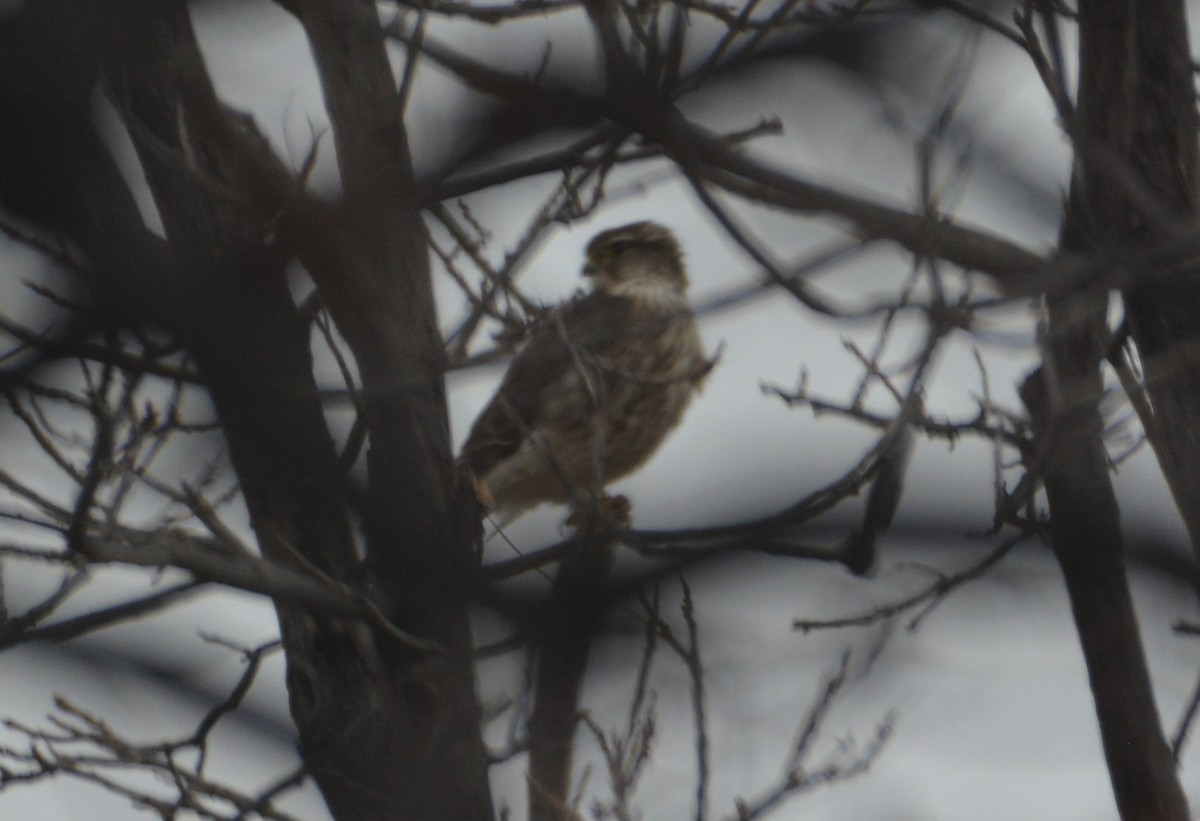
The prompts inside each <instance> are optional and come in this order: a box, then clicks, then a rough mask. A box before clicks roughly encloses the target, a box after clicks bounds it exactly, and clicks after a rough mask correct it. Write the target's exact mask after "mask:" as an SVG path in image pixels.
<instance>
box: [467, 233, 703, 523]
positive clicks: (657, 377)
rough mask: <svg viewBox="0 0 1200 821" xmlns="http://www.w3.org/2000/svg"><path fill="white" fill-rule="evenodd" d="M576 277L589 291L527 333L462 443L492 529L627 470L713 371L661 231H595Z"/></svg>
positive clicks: (668, 237) (646, 454) (677, 263)
mask: <svg viewBox="0 0 1200 821" xmlns="http://www.w3.org/2000/svg"><path fill="white" fill-rule="evenodd" d="M583 274H584V276H585V277H588V278H590V279H591V282H592V288H591V290H590V292H588V293H587V294H586V295H582V296H577V297H576V298H574V299H573V300H571V301H569V302H567V303H564V304H563V305H560V306H558V307H557V308H555V309H554V310H553V311H551V312H550V313H549V315H548V317H547V320H546V322H545V323H543V324H542V325H540V326H539V327H538V329H537V330H535V331H534V333H533V335H532V336H531V338H530V339H529V342H528V344H526V345H525V347H524V348H523V349H522V350H521V351H520V353H518V354H517V356H516V358H515V359H513V361H512V363H511V364H510V365H509V367H508V372H507V373H505V375H504V381H503V382H501V384H500V389H499V390H498V391H497V392H496V396H495V397H493V399H492V401H491V402H490V403H488V406H487V407H486V408H485V409H484V411H483V413H481V414H480V415H479V418H478V419H477V420H475V425H474V426H473V427H472V428H471V433H470V436H468V437H467V441H466V444H464V445H463V450H462V456H461V460H462V462H463V463H464V464H465V465H466V466H467V467H468V468H469V469H470V471H471V473H472V476H473V481H474V484H475V488H476V492H477V495H478V496H479V499H480V501H481V502H482V503H483V504H484V505H485V506H487V507H489V508H492V515H493V518H494V519H495V521H497V523H498V524H500V525H503V524H505V523H507V522H509V521H512V520H513V519H514V518H516V517H517V516H519V515H520V514H521V513H523V512H525V511H527V510H529V509H530V508H532V507H536V506H537V505H540V504H542V503H544V502H564V503H570V502H572V501H574V500H577V499H583V498H587V497H588V496H589V495H590V493H591V492H592V491H601V490H602V489H603V488H604V486H605V485H607V484H608V483H610V482H613V481H615V480H617V479H619V478H621V477H622V476H625V475H627V474H629V473H631V472H633V471H634V470H636V469H637V468H638V467H640V466H641V465H642V464H643V463H644V462H645V461H646V460H647V459H649V458H650V456H651V454H653V453H654V451H655V450H657V448H658V446H659V445H660V444H662V441H663V439H665V438H666V436H667V434H668V433H669V432H670V430H671V429H672V428H674V427H675V425H676V424H678V423H679V420H680V419H681V418H682V417H683V412H684V410H685V409H686V408H687V406H688V403H689V402H690V401H691V399H692V394H693V392H694V391H696V390H697V389H698V388H699V387H700V384H701V382H702V381H703V380H704V377H705V376H706V375H707V373H708V371H709V370H710V368H711V366H712V363H711V362H710V361H709V360H708V359H707V357H706V356H705V354H704V349H703V347H702V346H701V342H700V335H699V334H698V333H697V331H696V324H695V322H694V321H693V320H692V314H691V309H690V308H689V306H688V300H687V272H686V271H685V270H684V265H683V256H682V254H681V252H680V249H679V243H678V242H677V241H676V240H675V237H674V235H672V234H671V232H670V231H668V230H667V229H666V228H664V227H662V226H661V225H657V224H655V223H653V222H636V223H633V224H632V225H625V226H622V227H620V228H613V229H612V230H609V231H605V232H603V233H601V234H598V235H597V236H596V237H595V238H594V239H593V240H592V241H591V242H590V243H589V244H588V247H587V260H586V263H585V264H584V267H583Z"/></svg>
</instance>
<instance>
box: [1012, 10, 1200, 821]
mask: <svg viewBox="0 0 1200 821" xmlns="http://www.w3.org/2000/svg"><path fill="white" fill-rule="evenodd" d="M1151 6H1153V7H1155V8H1154V9H1153V10H1152V9H1151V8H1150V7H1151ZM1160 6H1161V7H1162V8H1161V9H1160V8H1158V7H1160ZM1168 6H1171V7H1174V11H1175V12H1177V14H1175V15H1174V16H1173V17H1171V19H1173V20H1174V21H1175V22H1174V23H1172V24H1171V25H1177V28H1176V30H1175V31H1174V32H1172V36H1171V37H1170V38H1169V41H1170V42H1167V41H1155V43H1154V44H1153V46H1151V44H1150V42H1149V41H1148V40H1147V39H1146V38H1147V36H1148V33H1149V32H1150V31H1151V30H1152V29H1156V28H1158V27H1159V23H1158V22H1154V23H1148V22H1147V21H1146V20H1145V18H1148V17H1152V16H1155V15H1157V14H1160V13H1161V14H1167V15H1168V16H1171V15H1170V12H1171V11H1172V9H1169V8H1167V7H1168ZM1079 26H1080V80H1079V92H1078V102H1077V110H1076V112H1075V113H1074V115H1073V117H1072V119H1071V121H1070V123H1069V124H1068V126H1069V129H1070V133H1071V136H1072V138H1073V140H1074V143H1075V148H1076V154H1075V169H1074V175H1073V177H1072V181H1071V192H1070V198H1069V201H1068V204H1067V217H1066V221H1065V223H1064V226H1063V231H1062V240H1061V246H1062V248H1063V250H1064V251H1082V252H1089V253H1103V252H1104V249H1105V248H1106V247H1111V246H1112V245H1116V244H1119V243H1122V242H1128V241H1130V240H1132V239H1137V238H1142V237H1145V236H1146V235H1147V232H1148V231H1149V230H1150V224H1151V221H1152V220H1154V219H1156V218H1158V219H1161V218H1162V215H1161V214H1157V213H1156V214H1149V213H1139V212H1138V210H1137V209H1136V208H1135V207H1134V205H1133V203H1132V202H1131V196H1134V197H1136V196H1137V195H1139V194H1141V195H1145V196H1149V197H1151V198H1153V200H1154V201H1156V202H1161V203H1162V204H1163V205H1164V206H1165V207H1166V211H1167V214H1168V218H1169V219H1174V218H1175V217H1178V216H1182V215H1183V212H1182V211H1181V210H1180V208H1179V207H1177V206H1185V207H1186V208H1187V210H1188V211H1190V205H1189V204H1188V200H1189V199H1190V194H1189V195H1187V197H1181V191H1182V190H1183V189H1181V188H1179V185H1178V183H1179V182H1180V181H1181V180H1180V179H1179V177H1180V175H1183V176H1184V177H1186V179H1187V181H1188V182H1187V185H1186V186H1185V188H1187V190H1189V191H1190V180H1191V178H1192V171H1191V169H1193V168H1194V166H1195V153H1196V152H1195V140H1196V134H1195V117H1194V115H1193V114H1192V113H1189V111H1190V110H1191V109H1193V107H1194V103H1193V101H1192V100H1191V91H1190V88H1191V79H1190V77H1191V74H1190V60H1186V61H1185V63H1184V64H1183V70H1184V71H1185V72H1186V73H1187V82H1186V87H1187V89H1188V92H1187V95H1188V96H1187V100H1186V102H1185V104H1184V105H1183V106H1182V107H1177V109H1176V111H1175V112H1174V113H1173V114H1170V115H1169V116H1168V111H1167V110H1165V109H1159V108H1158V106H1159V103H1161V101H1162V100H1163V99H1165V98H1169V97H1172V96H1178V93H1177V90H1178V89H1179V88H1181V87H1182V86H1181V85H1180V83H1179V79H1178V77H1175V76H1173V75H1172V74H1171V73H1170V72H1164V71H1162V68H1163V66H1164V65H1166V64H1172V63H1173V61H1174V60H1175V59H1176V58H1178V56H1179V55H1178V51H1177V46H1178V45H1179V42H1181V43H1182V48H1183V54H1184V55H1186V49H1187V41H1186V29H1185V27H1184V26H1183V24H1182V6H1181V5H1180V4H1178V3H1168V2H1154V3H1150V4H1147V3H1141V2H1137V0H1123V2H1095V0H1084V2H1081V3H1080V9H1079ZM1165 33H1166V32H1162V31H1160V32H1158V35H1162V34H1165ZM1176 34H1178V35H1179V36H1178V37H1176V36H1175V35H1176ZM1154 36H1157V35H1154ZM1180 38H1182V39H1181V40H1180ZM1176 41H1178V42H1176ZM1158 49H1162V50H1163V52H1164V53H1155V52H1156V50H1158ZM1173 50H1174V51H1175V52H1176V53H1175V56H1174V57H1165V53H1166V52H1171V51H1173ZM1164 57H1165V63H1164V62H1162V61H1163V60H1164ZM1167 89H1171V91H1170V92H1169V93H1168V92H1166V90H1167ZM1156 101H1157V102H1156ZM1147 107H1149V108H1150V109H1154V110H1157V111H1158V113H1159V114H1161V115H1163V117H1164V118H1147V117H1146V116H1145V115H1146V111H1147ZM1183 109H1188V110H1189V111H1184V110H1183ZM1175 115H1178V116H1179V118H1180V119H1179V120H1178V122H1175V121H1173V120H1172V119H1171V117H1174V116H1175ZM1168 129H1173V130H1172V131H1171V133H1169V134H1168V133H1166V132H1167V130H1168ZM1178 129H1182V130H1183V132H1185V133H1187V134H1190V137H1189V138H1187V139H1190V143H1189V144H1188V145H1186V146H1185V145H1183V144H1182V143H1180V142H1178V140H1180V139H1184V138H1183V137H1181V132H1180V131H1179V130H1178ZM1160 152H1161V153H1160ZM1130 170H1133V171H1136V172H1137V174H1136V176H1135V179H1134V184H1135V185H1136V186H1137V187H1138V188H1139V189H1140V190H1139V191H1136V192H1131V191H1130V190H1129V185H1130V183H1129V174H1128V172H1129V171H1130ZM1168 182H1171V185H1169V186H1168V187H1167V188H1166V189H1164V188H1163V186H1164V185H1166V184H1167V183H1168ZM1168 189H1169V190H1168ZM1160 227H1161V228H1162V230H1164V231H1165V230H1169V228H1168V226H1160ZM1156 287H1157V286H1156ZM1160 298H1161V295H1156V296H1155V297H1153V301H1157V300H1158V299H1160ZM1106 307H1107V294H1106V293H1105V292H1104V291H1103V290H1102V289H1094V288H1093V289H1084V290H1082V291H1080V292H1077V293H1074V294H1068V295H1066V296H1062V297H1056V298H1052V299H1050V300H1048V319H1049V322H1048V328H1047V335H1046V339H1045V351H1044V356H1043V363H1044V364H1043V367H1042V368H1041V369H1039V371H1037V372H1035V373H1034V374H1033V375H1032V376H1031V377H1030V378H1029V379H1028V380H1027V381H1026V383H1025V385H1024V386H1023V388H1022V398H1023V399H1024V400H1025V403H1026V406H1027V407H1028V408H1029V411H1030V416H1031V417H1032V420H1033V424H1034V431H1035V434H1036V438H1037V441H1038V443H1039V447H1038V450H1037V456H1036V461H1035V462H1034V464H1033V465H1032V468H1033V469H1034V470H1037V471H1039V472H1040V473H1041V474H1042V477H1043V480H1044V483H1045V488H1046V496H1047V499H1048V501H1049V504H1050V516H1051V523H1050V535H1051V539H1052V540H1053V543H1054V552H1055V556H1056V557H1057V558H1058V562H1059V566H1060V567H1061V568H1062V572H1063V577H1064V581H1065V583H1066V587H1067V592H1068V594H1069V596H1070V600H1071V608H1072V613H1073V614H1074V617H1075V624H1076V628H1077V630H1078V632H1079V639H1080V645H1081V647H1082V649H1083V654H1084V660H1085V662H1086V663H1087V668H1088V679H1089V682H1090V684H1091V688H1092V696H1093V698H1094V700H1095V704H1096V715H1097V719H1098V721H1099V726H1100V735H1101V741H1102V744H1103V748H1104V753H1105V758H1106V760H1107V763H1108V770H1109V775H1110V779H1111V781H1112V785H1113V792H1114V795H1115V798H1116V803H1117V807H1118V809H1119V811H1120V813H1121V818H1122V819H1124V821H1134V820H1135V819H1136V820H1137V821H1186V819H1187V818H1188V817H1189V813H1188V807H1187V801H1186V799H1185V797H1184V794H1183V790H1182V788H1181V786H1180V784H1179V779H1178V777H1177V775H1176V772H1175V762H1174V760H1173V757H1172V756H1171V752H1170V749H1169V747H1168V745H1167V743H1166V739H1165V738H1164V736H1163V732H1162V727H1161V722H1160V719H1159V716H1158V710H1157V707H1156V706H1155V702H1154V693H1153V690H1152V688H1151V684H1150V676H1149V672H1148V670H1147V667H1146V661H1145V654H1144V652H1143V649H1142V645H1141V638H1140V635H1139V633H1138V626H1137V616H1136V614H1135V612H1134V609H1133V602H1132V599H1131V597H1130V593H1129V585H1128V580H1127V578H1126V575H1125V567H1124V563H1123V557H1122V543H1121V531H1120V521H1119V516H1118V512H1117V502H1116V497H1115V495H1114V494H1113V489H1112V484H1111V481H1110V479H1109V473H1108V455H1107V452H1106V451H1105V448H1104V443H1103V422H1102V419H1101V417H1100V413H1099V400H1100V396H1101V392H1102V388H1103V383H1102V380H1101V375H1100V366H1101V363H1102V362H1103V358H1104V355H1105V351H1106V350H1107V348H1108V347H1109V345H1110V344H1111V343H1110V340H1109V338H1108V331H1107V326H1106V323H1105V310H1106ZM1146 310H1147V308H1146V307H1142V308H1135V307H1134V305H1133V304H1132V303H1131V304H1130V313H1131V318H1133V319H1135V320H1136V314H1137V313H1138V312H1139V311H1143V312H1144V311H1146ZM1134 324H1136V321H1135V323H1134ZM1135 333H1136V332H1135ZM1198 385H1200V383H1194V384H1193V387H1196V386H1198ZM1152 396H1153V394H1152ZM1155 401H1156V402H1157V400H1155ZM1198 407H1200V406H1198ZM1158 411H1159V408H1158V407H1157V406H1156V414H1157V413H1158ZM1195 418H1200V417H1193V420H1194V419H1195ZM1163 422H1164V423H1165V422H1166V419H1164V420H1163ZM1193 425H1194V421H1193ZM1187 435H1188V436H1192V435H1193V434H1192V433H1189V434H1187ZM1173 446H1174V444H1173V440H1172V444H1171V447H1173ZM1196 456H1197V457H1200V453H1197V454H1196ZM1188 459H1189V460H1190V461H1188V462H1187V463H1188V464H1190V465H1192V466H1193V468H1194V466H1195V465H1198V464H1200V460H1197V458H1196V457H1188ZM1163 467H1164V472H1165V473H1166V474H1167V476H1168V478H1169V479H1171V477H1172V476H1173V471H1176V470H1178V469H1179V467H1180V466H1179V465H1176V466H1174V467H1173V466H1172V465H1170V464H1166V465H1163ZM1175 478H1176V479H1177V478H1178V476H1176V477H1175ZM1172 487H1173V489H1174V490H1175V493H1176V500H1177V502H1180V503H1182V501H1183V498H1184V497H1185V496H1186V495H1187V494H1188V493H1189V492H1190V491H1189V490H1188V488H1187V486H1186V484H1179V483H1178V482H1177V481H1174V480H1172ZM1185 518H1188V519H1189V527H1190V526H1191V521H1190V518H1191V517H1190V515H1186V514H1185Z"/></svg>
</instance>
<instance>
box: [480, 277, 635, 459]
mask: <svg viewBox="0 0 1200 821" xmlns="http://www.w3.org/2000/svg"><path fill="white" fill-rule="evenodd" d="M632 308H633V302H632V300H630V299H627V298H625V297H617V296H611V295H609V294H604V293H599V292H594V293H591V294H588V295H587V296H585V297H581V298H579V299H575V300H573V301H571V302H569V303H567V304H565V305H563V306H562V307H560V308H559V309H557V310H556V311H554V312H553V313H552V314H551V316H550V319H549V321H548V322H546V324H545V325H543V326H541V327H540V328H538V329H537V330H536V331H535V332H534V333H533V336H532V337H531V338H530V340H529V342H528V344H527V345H526V346H525V347H524V348H523V349H522V350H521V352H520V353H519V354H517V356H516V358H515V359H513V361H512V363H511V364H510V365H509V366H508V371H507V372H506V373H505V374H504V380H503V381H502V382H501V383H500V389H499V390H498V391H497V392H496V395H495V396H494V397H493V398H492V401H491V402H490V403H489V404H488V406H487V407H486V408H485V409H484V411H483V413H481V414H480V415H479V418H478V419H476V420H475V424H474V425H473V426H472V427H471V433H470V435H469V436H468V437H467V441H466V443H465V444H464V445H463V449H462V455H461V459H462V460H463V461H464V462H466V464H467V465H469V466H470V468H471V469H472V470H473V471H474V472H475V474H476V475H477V476H485V475H487V473H488V472H489V471H490V470H491V469H492V468H494V467H495V466H496V465H497V464H499V463H500V462H502V461H504V460H505V459H507V458H508V457H509V456H511V455H512V454H513V453H514V452H515V451H516V450H517V448H518V447H520V445H521V442H522V441H524V440H525V437H526V436H527V435H528V432H529V431H530V430H531V429H534V428H536V427H537V426H538V425H539V424H540V423H541V422H542V421H543V420H542V418H541V413H542V409H543V407H544V406H545V404H546V403H545V394H546V390H547V388H549V387H550V386H551V385H553V384H555V383H556V382H557V381H558V380H559V379H561V378H562V377H563V375H564V374H565V373H567V372H569V371H570V369H572V368H576V367H578V364H577V357H578V354H579V352H581V351H583V352H587V353H589V354H601V355H602V354H604V353H605V352H606V351H607V350H609V349H610V348H612V347H613V345H615V344H616V343H617V342H618V340H619V339H620V338H621V336H622V333H623V330H624V329H625V328H627V326H628V321H629V315H630V312H631V310H632ZM568 342H569V344H568Z"/></svg>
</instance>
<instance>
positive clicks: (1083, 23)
mask: <svg viewBox="0 0 1200 821" xmlns="http://www.w3.org/2000/svg"><path fill="white" fill-rule="evenodd" d="M1079 12H1080V13H1079V27H1080V88H1079V110H1078V112H1077V115H1076V131H1077V132H1078V133H1080V134H1082V135H1083V136H1084V137H1085V138H1086V139H1088V140H1094V141H1095V142H1094V143H1093V144H1092V146H1093V147H1100V148H1101V149H1102V150H1100V151H1093V152H1091V153H1092V155H1093V156H1091V157H1090V158H1087V159H1085V162H1086V163H1087V165H1088V166H1090V167H1089V168H1088V179H1089V195H1088V199H1089V201H1091V202H1092V203H1093V204H1092V205H1091V206H1090V211H1091V213H1090V215H1088V219H1089V228H1090V230H1091V231H1093V232H1094V235H1093V238H1094V239H1099V238H1101V237H1103V238H1104V240H1103V242H1097V243H1095V244H1098V245H1104V244H1106V243H1114V242H1116V241H1119V240H1143V241H1152V240H1170V239H1172V238H1174V232H1177V231H1178V229H1177V228H1176V226H1179V225H1183V224H1187V223H1186V221H1187V220H1190V219H1193V218H1194V217H1195V214H1196V174H1197V138H1198V135H1197V114H1196V103H1195V86H1194V83H1193V77H1192V56H1191V50H1190V46H1189V42H1188V27H1187V16H1186V9H1185V6H1184V4H1183V3H1182V2H1179V0H1148V2H1135V1H1134V0H1126V2H1120V3H1107V2H1087V3H1081V4H1080V8H1079ZM1127 177H1132V179H1133V180H1134V181H1135V184H1134V186H1133V188H1134V190H1133V191H1130V190H1129V189H1128V184H1123V183H1122V179H1124V178H1127ZM1189 233H1191V232H1189ZM1156 274H1157V275H1156V276H1154V277H1153V281H1148V282H1144V283H1135V284H1134V285H1133V287H1131V288H1128V289H1126V291H1125V302H1126V307H1127V312H1128V318H1129V328H1130V331H1131V333H1132V335H1133V338H1134V340H1135V341H1136V342H1137V346H1138V350H1139V352H1140V354H1141V357H1142V362H1143V367H1144V371H1145V376H1146V391H1147V394H1148V396H1149V399H1150V402H1151V406H1152V408H1153V412H1154V427H1155V428H1156V429H1158V430H1159V431H1161V437H1162V438H1163V439H1164V440H1165V441H1163V442H1160V443H1157V444H1158V445H1159V446H1158V447H1156V448H1155V452H1156V454H1157V455H1158V458H1159V460H1160V462H1161V466H1162V469H1163V473H1164V475H1165V476H1166V479H1167V483H1168V485H1169V486H1170V488H1171V493H1172V495H1173V496H1174V499H1175V503H1176V506H1177V507H1178V509H1179V511H1180V514H1181V515H1182V517H1183V520H1184V523H1185V524H1186V526H1187V529H1188V533H1189V535H1190V537H1191V542H1192V549H1193V552H1194V553H1195V555H1196V557H1197V558H1198V559H1200V472H1198V471H1197V470H1196V465H1198V464H1200V425H1197V424H1196V420H1197V419H1200V282H1198V281H1197V280H1196V278H1195V275H1194V271H1192V270H1177V271H1159V272H1156ZM1147 279H1150V278H1149V277H1147Z"/></svg>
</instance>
